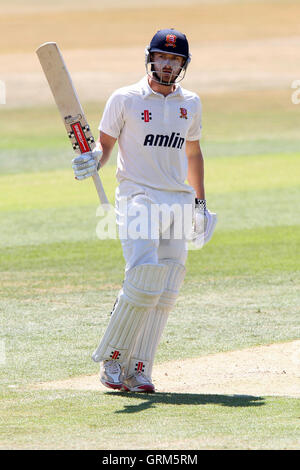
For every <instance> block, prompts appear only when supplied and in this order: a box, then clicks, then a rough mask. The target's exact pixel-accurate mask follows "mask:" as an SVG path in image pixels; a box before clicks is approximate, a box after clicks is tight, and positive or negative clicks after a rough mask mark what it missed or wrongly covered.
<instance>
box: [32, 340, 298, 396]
mask: <svg viewBox="0 0 300 470" xmlns="http://www.w3.org/2000/svg"><path fill="white" fill-rule="evenodd" d="M153 380H154V383H155V385H156V389H157V391H158V392H165V393H170V392H173V393H200V394H221V395H253V396H272V395H273V396H286V397H297V398H300V341H292V342H288V343H281V344H273V345H268V346H259V347H254V348H249V349H244V350H241V351H230V352H226V353H219V354H211V355H209V356H206V357H201V358H195V359H187V360H184V361H173V362H168V363H163V364H160V365H158V366H156V367H154V370H153ZM33 388H34V389H42V390H59V389H62V390H94V391H95V390H106V391H107V389H106V388H105V387H103V386H102V385H101V384H100V382H99V378H98V375H87V376H81V377H73V378H72V379H67V380H61V381H55V382H47V383H41V384H36V385H34V386H33Z"/></svg>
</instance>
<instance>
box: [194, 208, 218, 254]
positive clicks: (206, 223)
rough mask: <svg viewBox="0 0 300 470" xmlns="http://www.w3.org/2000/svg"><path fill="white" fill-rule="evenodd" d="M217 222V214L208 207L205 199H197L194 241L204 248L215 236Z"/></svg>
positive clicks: (198, 246) (196, 244)
mask: <svg viewBox="0 0 300 470" xmlns="http://www.w3.org/2000/svg"><path fill="white" fill-rule="evenodd" d="M216 223H217V214H215V213H214V212H210V211H209V210H208V209H206V201H205V199H196V201H195V213H194V227H193V229H194V230H193V236H192V242H193V243H194V245H195V246H196V247H197V248H202V247H203V246H204V245H205V244H206V243H208V242H209V241H210V239H211V237H212V236H213V233H214V230H215V227H216Z"/></svg>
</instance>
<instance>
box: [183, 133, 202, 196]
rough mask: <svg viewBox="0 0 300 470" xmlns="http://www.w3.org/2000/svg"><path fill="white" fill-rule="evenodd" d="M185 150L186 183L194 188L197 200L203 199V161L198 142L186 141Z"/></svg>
mask: <svg viewBox="0 0 300 470" xmlns="http://www.w3.org/2000/svg"><path fill="white" fill-rule="evenodd" d="M185 150H186V155H187V159H188V183H189V185H191V186H192V187H193V188H194V190H195V192H196V197H197V198H198V199H205V189H204V160H203V155H202V152H201V148H200V143H199V140H188V141H187V142H186V149H185Z"/></svg>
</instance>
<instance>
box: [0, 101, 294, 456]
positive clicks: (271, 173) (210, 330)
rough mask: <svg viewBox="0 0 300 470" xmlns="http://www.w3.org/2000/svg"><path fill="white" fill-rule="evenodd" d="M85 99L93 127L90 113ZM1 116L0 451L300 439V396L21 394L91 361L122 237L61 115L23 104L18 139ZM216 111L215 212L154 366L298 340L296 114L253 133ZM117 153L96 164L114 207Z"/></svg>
mask: <svg viewBox="0 0 300 470" xmlns="http://www.w3.org/2000/svg"><path fill="white" fill-rule="evenodd" d="M207 101H209V100H208V99H207ZM101 108H102V107H101V105H100V106H99V109H100V111H101ZM88 109H89V115H91V119H92V122H93V127H94V128H96V123H97V119H98V117H97V116H98V111H99V109H98V108H97V107H96V106H95V107H94V108H92V107H89V106H88ZM269 109H270V108H269ZM8 112H9V113H10V119H9V121H6V124H5V126H6V129H5V135H6V140H3V141H2V143H1V152H0V157H1V163H0V168H1V176H0V188H1V200H0V211H1V212H0V223H1V233H0V259H1V286H0V294H1V295H0V308H1V335H0V340H2V341H3V342H4V344H5V349H6V362H5V364H1V365H0V373H1V405H0V406H1V413H0V415H1V436H2V437H1V445H0V446H1V448H74V449H88V448H94V449H96V448H98V449H105V448H111V449H112V448H116V449H136V448H143V449H180V448H182V449H203V448H209V449H212V448H215V449H229V448H235V449H241V448H243V449H246V448H260V449H271V448H274V449H275V448H282V449H283V448H293V449H296V448H299V447H300V444H299V443H300V427H299V413H300V402H299V399H295V398H283V397H251V396H249V397H247V396H230V395H202V394H184V393H182V394H181V393H157V394H156V395H153V396H147V395H143V394H142V395H140V396H135V395H132V396H130V395H126V394H120V393H111V392H103V391H102V390H103V389H101V391H99V392H92V391H90V392H82V391H75V390H73V391H61V390H60V391H53V390H52V391H45V390H43V391H42V390H31V389H30V384H33V383H35V382H39V381H50V380H58V379H64V378H68V377H73V376H78V375H81V374H93V373H96V372H97V371H98V366H97V365H96V364H95V363H93V362H92V361H91V358H90V356H91V352H92V351H93V349H94V347H95V345H97V343H98V340H99V338H100V335H101V334H102V332H103V331H104V328H105V325H106V323H107V321H108V318H109V312H110V310H111V307H112V305H113V302H114V300H115V297H116V294H117V292H118V290H119V288H120V286H121V282H122V279H123V267H124V266H123V259H122V253H121V249H120V245H119V243H118V241H117V240H112V241H111V240H106V241H100V240H98V239H97V237H96V232H95V230H96V225H97V222H98V219H97V217H96V209H97V196H96V192H95V189H94V188H93V185H92V183H91V182H90V181H86V182H83V183H78V182H75V181H74V179H73V174H72V170H71V168H70V166H69V160H70V158H72V154H71V149H70V148H69V147H68V142H66V139H65V135H64V130H63V128H62V125H61V123H60V121H59V118H58V117H57V115H56V114H55V113H57V111H56V110H55V109H54V108H41V109H40V110H39V111H37V110H31V109H27V110H24V114H22V116H23V118H22V119H24V125H25V123H26V125H27V128H28V125H29V124H31V129H32V131H31V133H28V132H27V133H26V132H25V131H24V134H23V135H22V132H20V133H18V137H17V138H16V139H13V138H12V137H13V135H14V133H15V130H16V127H15V128H14V122H15V120H17V119H19V116H20V115H21V114H20V110H9V111H8ZM214 112H215V109H214V107H213V106H212V107H211V109H210V110H209V112H208V122H207V124H208V130H207V134H206V137H205V139H204V143H203V148H204V150H205V152H206V153H205V155H206V157H207V158H206V190H207V199H208V205H209V207H210V208H211V210H213V211H216V212H217V213H218V215H219V222H218V225H217V229H216V232H215V235H214V237H213V239H212V241H211V242H210V243H209V244H208V245H207V246H206V247H205V248H204V249H203V250H201V251H190V253H189V257H188V261H187V276H186V280H185V283H184V286H183V288H182V290H181V292H180V296H179V299H178V303H177V306H176V309H175V310H174V312H173V313H172V315H171V316H170V320H169V323H168V325H167V329H166V334H165V336H164V339H163V342H162V344H161V346H160V348H159V351H158V354H157V362H167V361H171V360H173V359H183V358H189V357H200V356H202V355H206V354H209V353H215V352H221V351H230V350H236V349H242V348H246V347H249V346H254V345H261V344H269V343H276V342H283V341H289V340H294V339H299V336H300V326H299V278H300V276H299V260H298V258H297V253H299V239H300V230H299V213H298V211H297V207H298V205H299V196H300V187H299V180H298V178H297V175H299V172H300V160H299V157H300V154H299V153H296V148H297V145H299V138H298V137H297V135H296V132H295V131H294V130H293V129H294V128H292V127H291V126H290V124H291V123H292V122H293V116H294V114H293V113H294V110H292V111H291V114H290V115H289V113H288V112H286V113H285V114H284V115H283V116H282V120H281V124H282V125H281V126H280V121H278V120H280V112H279V111H278V113H277V114H276V113H275V111H274V113H275V115H276V116H275V117H276V119H275V121H276V126H277V127H276V133H275V134H276V135H275V134H274V139H271V138H270V128H271V127H269V126H271V124H270V121H263V120H262V121H261V122H260V123H258V124H257V127H255V124H254V123H253V124H252V128H251V132H250V131H249V128H248V126H246V125H245V122H244V121H245V120H247V119H248V122H249V123H250V122H251V121H252V117H253V116H252V115H251V113H250V114H249V116H248V117H247V116H246V115H243V116H239V112H240V111H239V110H235V112H234V113H233V115H232V116H228V119H224V115H221V117H220V121H219V122H218V126H219V127H218V132H217V133H214V132H213V131H214V129H215V118H214ZM253 112H254V111H253ZM1 113H2V114H1V116H2V117H3V116H4V114H3V113H4V111H1ZM26 113H27V114H26ZM26 116H27V118H26ZM266 116H270V113H269V111H268V112H266ZM239 118H240V119H243V122H244V126H243V128H242V129H240V132H239V133H238V135H237V132H236V126H237V123H238V121H239ZM270 119H271V118H270ZM264 122H268V125H266V126H265V127H264V125H263V123H264ZM47 123H48V124H49V126H48V124H47ZM222 123H223V124H222ZM15 125H16V124H15ZM293 125H294V124H293ZM38 126H40V127H38ZM19 129H20V126H19ZM252 134H253V135H255V138H254V137H253V136H252ZM268 136H269V137H268ZM268 142H269V145H268ZM288 142H289V143H288ZM222 149H223V150H224V152H223V153H222ZM230 149H233V150H232V152H230ZM114 158H115V156H114V157H113V159H112V164H111V165H108V166H106V167H104V168H103V170H101V175H102V178H103V182H104V186H105V189H106V191H107V193H108V195H109V198H110V200H111V201H113V195H114V189H115V184H116V183H115V180H114V172H115V168H114V165H113V161H114ZM57 165H60V166H59V167H58V166H57ZM189 373H191V371H187V377H188V374H189ZM112 435H113V436H114V439H113V440H112Z"/></svg>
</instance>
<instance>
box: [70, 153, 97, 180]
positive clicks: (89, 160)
mask: <svg viewBox="0 0 300 470" xmlns="http://www.w3.org/2000/svg"><path fill="white" fill-rule="evenodd" d="M102 153H103V152H102V151H101V150H96V151H93V152H86V153H82V154H81V155H78V157H75V158H73V160H72V168H73V170H74V174H75V178H76V179H77V180H84V179H86V178H89V177H90V176H93V175H94V174H95V173H97V171H98V170H99V168H100V158H101V157H102Z"/></svg>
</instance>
